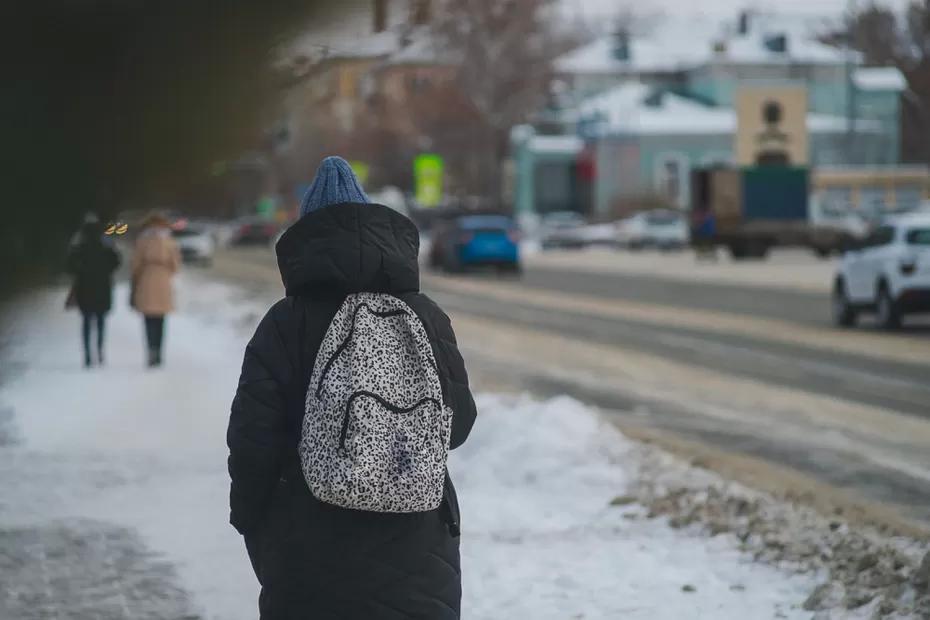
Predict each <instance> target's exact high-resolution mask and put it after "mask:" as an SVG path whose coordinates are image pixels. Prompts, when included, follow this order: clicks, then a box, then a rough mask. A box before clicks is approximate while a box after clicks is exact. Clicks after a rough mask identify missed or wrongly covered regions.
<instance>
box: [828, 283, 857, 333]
mask: <svg viewBox="0 0 930 620" xmlns="http://www.w3.org/2000/svg"><path fill="white" fill-rule="evenodd" d="M832 304H833V323H834V325H836V326H838V327H854V326H855V325H856V320H857V319H858V318H859V314H858V313H857V312H856V309H855V308H854V307H853V305H852V303H850V301H849V297H847V296H846V285H845V284H844V283H843V281H842V280H837V282H836V285H835V286H834V287H833V298H832Z"/></svg>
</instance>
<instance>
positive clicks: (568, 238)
mask: <svg viewBox="0 0 930 620" xmlns="http://www.w3.org/2000/svg"><path fill="white" fill-rule="evenodd" d="M587 224H588V223H587V221H585V219H584V217H583V216H582V215H581V214H580V213H576V212H575V211H555V212H553V213H547V214H546V215H544V216H543V217H542V220H541V221H540V224H539V230H540V239H539V241H540V245H541V246H542V249H544V250H549V249H553V248H583V247H585V246H586V245H587V240H586V238H585V227H586V226H587Z"/></svg>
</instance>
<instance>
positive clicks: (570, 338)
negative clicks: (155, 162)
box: [218, 253, 930, 525]
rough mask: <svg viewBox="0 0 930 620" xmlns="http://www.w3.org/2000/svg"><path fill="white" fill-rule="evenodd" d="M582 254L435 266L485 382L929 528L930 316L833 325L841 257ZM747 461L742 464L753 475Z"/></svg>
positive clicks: (232, 261) (440, 296) (252, 258)
mask: <svg viewBox="0 0 930 620" xmlns="http://www.w3.org/2000/svg"><path fill="white" fill-rule="evenodd" d="M258 256H260V258H256V255H255V254H248V255H243V254H241V253H234V254H230V255H227V256H224V257H223V258H222V259H221V260H220V261H219V264H218V270H219V271H221V272H222V271H226V272H227V273H235V274H236V276H237V277H240V278H241V277H243V274H244V273H246V272H248V273H250V274H252V276H253V277H259V276H260V274H261V273H265V271H263V270H267V272H270V273H272V274H273V267H272V263H271V261H270V260H268V259H267V258H265V257H264V254H260V255H258ZM622 257H623V255H619V254H618V255H616V258H615V259H612V258H611V257H606V258H605V257H604V256H601V257H600V258H598V257H592V258H591V259H590V260H591V263H592V264H597V262H598V261H601V262H603V261H605V260H622ZM586 260H587V259H586V258H585V257H584V256H577V255H575V256H566V257H565V258H564V259H562V258H559V257H558V256H555V257H552V256H548V255H547V256H546V257H545V258H542V259H539V260H532V261H530V262H529V264H528V265H527V268H526V271H525V273H524V276H523V277H522V278H520V279H499V278H496V277H494V276H488V275H481V274H477V275H470V276H459V277H446V276H437V275H433V274H424V277H423V287H424V289H425V290H427V291H428V292H429V293H430V294H431V295H432V296H434V297H435V299H436V300H437V301H438V302H439V303H440V304H441V305H442V306H443V307H444V308H445V309H446V310H447V311H448V312H449V313H450V314H452V315H453V318H454V320H455V325H456V330H457V332H458V335H459V340H460V342H461V343H462V346H463V349H464V351H465V353H466V357H467V358H468V362H469V365H470V368H471V372H472V374H473V375H474V377H475V380H476V383H477V384H478V385H479V387H483V388H487V389H510V390H526V391H530V392H532V393H534V394H537V395H540V396H551V395H556V394H569V395H571V396H573V397H575V398H578V399H579V400H582V401H584V402H587V403H590V404H594V405H597V406H599V407H600V408H602V410H603V411H604V412H605V415H608V416H610V417H611V418H613V419H614V420H615V421H616V422H617V423H618V425H619V426H621V428H623V429H624V430H627V431H628V432H631V433H632V434H634V435H635V434H638V433H642V434H645V435H647V436H649V437H650V438H651V439H655V438H656V437H660V438H661V439H660V440H668V442H669V443H670V444H671V443H674V442H676V441H678V440H681V441H684V442H686V443H687V445H689V446H693V448H689V449H690V450H691V451H690V454H704V455H705V456H706V454H713V455H724V457H723V458H721V459H714V461H715V462H718V461H719V462H720V463H723V464H722V465H721V467H723V468H726V467H727V465H726V458H725V457H727V456H730V455H732V456H734V457H738V458H749V459H752V462H753V466H752V469H753V475H752V476H746V475H743V474H745V472H743V471H736V472H733V471H731V472H730V473H734V474H735V476H736V477H737V478H738V479H739V478H743V479H746V478H747V477H752V478H753V480H749V482H758V472H759V471H760V470H764V469H765V468H766V466H767V465H771V466H772V468H773V471H774V470H775V469H778V471H780V472H784V476H793V475H794V474H800V475H801V476H803V477H804V478H805V479H810V481H811V484H812V485H813V486H811V487H810V488H811V489H812V491H811V492H812V493H814V494H832V493H833V491H834V490H839V491H838V497H842V498H843V500H842V501H846V500H847V499H848V500H849V501H850V502H852V503H854V504H856V505H859V504H858V503H857V502H861V504H862V505H875V506H878V505H881V506H882V510H886V511H891V512H893V513H895V514H896V515H901V516H903V518H905V519H911V520H916V521H918V522H920V523H922V524H925V525H930V450H928V449H927V448H928V447H930V381H927V377H928V376H930V330H928V329H927V328H926V327H925V326H924V325H917V326H916V327H911V328H909V329H908V330H905V331H904V332H902V333H898V334H889V333H884V332H881V331H879V330H876V329H874V328H870V327H864V328H862V329H860V330H857V331H839V330H835V329H834V328H832V327H831V326H830V325H829V320H828V308H829V300H828V293H827V289H828V285H826V286H821V287H818V286H817V285H816V279H815V278H811V277H809V276H810V274H811V273H815V270H818V269H819V270H820V271H822V272H824V273H828V272H829V266H826V267H825V266H823V265H822V264H819V265H818V264H817V263H813V262H812V265H811V266H810V267H809V268H808V267H806V266H805V265H804V264H803V263H801V264H798V265H795V264H793V263H792V264H791V265H789V266H788V270H787V271H786V269H785V267H784V266H782V267H781V268H779V267H778V266H776V267H767V266H766V265H765V264H763V263H759V264H758V265H756V266H750V267H748V268H743V267H740V269H748V271H744V272H742V273H741V274H737V276H734V275H733V274H732V273H730V272H726V273H725V270H727V269H729V268H728V267H726V266H721V267H714V266H708V267H706V268H703V267H700V266H695V265H693V262H692V263H691V264H690V266H688V267H682V268H680V269H679V268H676V269H675V270H674V271H671V270H668V269H663V268H662V267H661V266H660V267H657V268H655V269H653V270H652V272H650V269H651V268H650V267H649V262H650V260H653V261H656V264H659V265H661V261H663V260H671V261H679V262H680V263H682V259H681V258H680V257H677V258H668V259H666V258H663V257H653V258H651V259H643V258H642V257H639V258H636V259H635V260H636V261H638V263H637V264H639V265H640V267H641V268H640V267H637V269H635V270H629V269H607V268H603V265H601V266H599V267H596V268H588V267H586V264H585V261H586ZM256 261H258V263H260V265H258V264H256ZM682 265H684V263H682ZM689 269H690V270H691V272H689V271H688V270H689ZM766 269H770V270H771V269H775V270H776V271H778V270H779V269H780V272H779V273H775V272H773V273H772V274H770V275H771V277H768V276H767V274H766ZM791 269H801V270H807V271H806V273H807V274H808V278H807V281H806V282H805V284H804V285H799V286H797V287H793V286H792V285H791V282H790V273H791V272H790V270H791ZM714 270H718V271H719V273H720V274H721V275H720V277H716V276H715V275H714V273H715V271H714ZM753 270H755V271H753ZM786 274H787V275H786ZM270 278H271V279H274V280H275V281H277V280H276V279H275V276H273V275H272V276H270ZM767 282H772V284H771V285H768V284H766V283H767ZM704 448H706V449H707V450H709V451H710V452H707V453H705V452H703V451H702V449H704ZM739 463H740V464H739V465H733V464H730V465H729V467H730V469H731V470H733V469H737V470H744V469H747V467H748V466H746V465H745V461H739ZM760 464H761V469H760V468H759V467H757V466H759V465H760ZM784 476H783V477H784ZM773 477H774V476H768V478H770V479H771V478H773ZM763 486H765V485H763ZM775 486H777V485H775ZM837 501H840V500H837Z"/></svg>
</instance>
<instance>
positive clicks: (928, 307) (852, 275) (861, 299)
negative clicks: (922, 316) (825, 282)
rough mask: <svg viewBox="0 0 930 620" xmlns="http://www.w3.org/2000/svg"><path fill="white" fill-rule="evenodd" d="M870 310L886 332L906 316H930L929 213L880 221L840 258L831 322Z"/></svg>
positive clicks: (845, 323)
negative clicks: (914, 314)
mask: <svg viewBox="0 0 930 620" xmlns="http://www.w3.org/2000/svg"><path fill="white" fill-rule="evenodd" d="M862 312H874V313H875V314H876V316H877V319H878V323H879V324H880V325H881V326H882V327H885V328H887V329H893V328H895V327H898V326H899V325H900V324H901V318H902V317H903V316H905V315H907V314H912V313H919V312H930V214H927V213H913V214H910V215H901V216H896V217H893V218H888V219H886V220H885V221H884V222H883V223H881V224H880V225H879V226H878V227H877V228H876V229H875V230H873V231H872V232H871V233H870V234H869V235H868V236H867V237H866V238H865V240H864V241H862V242H860V243H855V244H852V245H851V246H850V247H849V248H848V249H847V251H846V252H844V254H843V258H842V260H841V261H840V264H839V268H838V269H837V273H836V277H835V279H834V282H833V321H834V322H835V323H836V324H837V325H839V326H842V327H851V326H853V325H855V324H856V320H857V319H858V317H859V314H860V313H862Z"/></svg>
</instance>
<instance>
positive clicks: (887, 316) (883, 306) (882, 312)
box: [876, 282, 901, 329]
mask: <svg viewBox="0 0 930 620" xmlns="http://www.w3.org/2000/svg"><path fill="white" fill-rule="evenodd" d="M876 312H877V315H878V324H879V325H880V326H881V327H882V328H884V329H897V328H898V327H900V326H901V311H900V309H899V308H898V304H897V303H896V302H895V300H894V299H892V297H891V293H890V292H889V291H888V285H887V284H885V283H884V282H883V283H881V284H880V285H879V287H878V304H877V310H876Z"/></svg>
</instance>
